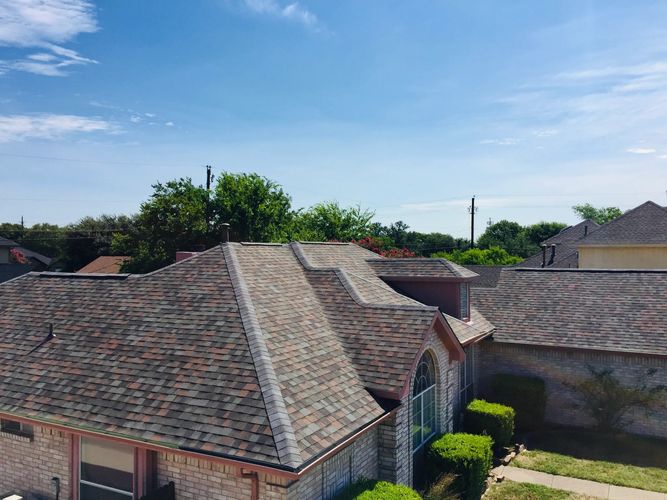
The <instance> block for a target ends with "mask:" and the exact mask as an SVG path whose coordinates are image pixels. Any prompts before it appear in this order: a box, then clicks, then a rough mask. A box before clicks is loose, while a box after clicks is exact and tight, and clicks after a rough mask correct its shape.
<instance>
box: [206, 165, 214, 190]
mask: <svg viewBox="0 0 667 500" xmlns="http://www.w3.org/2000/svg"><path fill="white" fill-rule="evenodd" d="M212 180H213V176H212V175H211V165H206V191H210V190H211V181H212Z"/></svg>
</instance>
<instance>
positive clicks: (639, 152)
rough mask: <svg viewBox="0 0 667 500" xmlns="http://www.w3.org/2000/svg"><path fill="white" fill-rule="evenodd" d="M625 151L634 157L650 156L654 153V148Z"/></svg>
mask: <svg viewBox="0 0 667 500" xmlns="http://www.w3.org/2000/svg"><path fill="white" fill-rule="evenodd" d="M625 151H626V152H627V153H634V154H636V155H650V154H651V153H655V149H654V148H628V149H626V150H625Z"/></svg>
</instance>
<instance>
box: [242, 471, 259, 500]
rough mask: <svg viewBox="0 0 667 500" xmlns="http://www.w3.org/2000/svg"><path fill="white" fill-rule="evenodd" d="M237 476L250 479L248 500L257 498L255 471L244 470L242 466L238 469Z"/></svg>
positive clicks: (256, 499) (257, 481)
mask: <svg viewBox="0 0 667 500" xmlns="http://www.w3.org/2000/svg"><path fill="white" fill-rule="evenodd" d="M239 476H241V477H242V478H244V479H250V482H251V484H250V500H259V476H258V475H257V472H255V471H250V472H245V471H244V470H243V469H242V468H241V469H239Z"/></svg>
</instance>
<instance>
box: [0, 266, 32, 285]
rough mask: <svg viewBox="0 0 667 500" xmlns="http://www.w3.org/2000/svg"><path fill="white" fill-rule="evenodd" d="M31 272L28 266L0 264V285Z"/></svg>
mask: <svg viewBox="0 0 667 500" xmlns="http://www.w3.org/2000/svg"><path fill="white" fill-rule="evenodd" d="M30 271H32V266H30V264H0V283H2V282H4V281H8V280H11V279H14V278H17V277H18V276H22V275H24V274H26V273H29V272H30Z"/></svg>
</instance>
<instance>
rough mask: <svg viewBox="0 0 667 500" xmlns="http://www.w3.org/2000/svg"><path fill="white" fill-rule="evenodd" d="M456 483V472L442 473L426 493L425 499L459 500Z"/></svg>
mask: <svg viewBox="0 0 667 500" xmlns="http://www.w3.org/2000/svg"><path fill="white" fill-rule="evenodd" d="M455 484H456V476H455V475H454V474H449V473H445V474H441V475H440V477H439V478H438V479H436V481H435V482H434V483H433V484H432V485H431V486H429V488H428V489H427V490H426V493H424V500H458V498H459V495H458V493H457V492H456V489H455Z"/></svg>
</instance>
